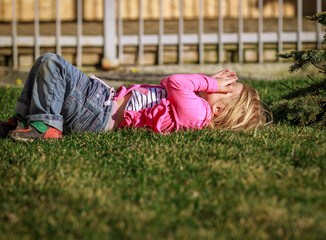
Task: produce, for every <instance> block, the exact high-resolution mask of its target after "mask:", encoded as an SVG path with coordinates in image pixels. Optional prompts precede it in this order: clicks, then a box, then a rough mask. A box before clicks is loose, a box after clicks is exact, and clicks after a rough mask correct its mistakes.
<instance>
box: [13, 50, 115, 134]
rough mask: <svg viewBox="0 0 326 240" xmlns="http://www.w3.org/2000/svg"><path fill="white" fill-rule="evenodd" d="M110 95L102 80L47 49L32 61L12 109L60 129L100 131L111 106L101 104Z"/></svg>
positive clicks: (29, 118) (31, 119) (66, 130)
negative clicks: (48, 51) (46, 51)
mask: <svg viewBox="0 0 326 240" xmlns="http://www.w3.org/2000/svg"><path fill="white" fill-rule="evenodd" d="M109 96H110V92H109V90H108V88H107V87H106V86H105V85H104V84H103V83H101V82H100V81H98V80H96V79H92V78H89V77H88V76H86V75H85V74H84V73H82V72H81V71H80V70H78V69H77V68H75V67H74V66H73V65H72V64H71V63H69V62H68V61H67V60H65V59H64V58H63V57H61V56H59V55H56V54H53V53H46V54H44V55H42V56H41V57H39V58H38V59H37V60H36V62H35V63H34V65H33V67H32V69H31V71H30V73H29V75H28V77H27V80H26V83H25V86H24V88H23V91H22V93H21V95H20V97H19V99H18V102H17V105H16V108H15V112H16V113H18V114H20V115H22V116H24V117H26V118H27V120H28V121H30V122H33V121H42V122H43V123H45V124H47V125H48V126H51V127H54V128H56V129H58V130H60V131H63V132H71V131H73V132H102V131H104V129H105V127H106V124H107V122H108V120H109V116H110V111H111V110H112V109H111V108H112V104H110V105H108V106H106V105H105V104H104V102H105V101H106V100H107V99H108V98H109ZM111 97H112V96H111Z"/></svg>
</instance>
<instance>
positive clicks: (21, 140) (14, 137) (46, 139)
mask: <svg viewBox="0 0 326 240" xmlns="http://www.w3.org/2000/svg"><path fill="white" fill-rule="evenodd" d="M9 137H10V138H11V139H12V140H14V141H15V142H33V141H35V140H36V141H38V140H44V141H54V140H59V139H61V138H34V139H33V138H31V139H28V138H21V137H17V136H10V135H9Z"/></svg>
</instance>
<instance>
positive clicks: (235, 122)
mask: <svg viewBox="0 0 326 240" xmlns="http://www.w3.org/2000/svg"><path fill="white" fill-rule="evenodd" d="M237 79H238V78H237V76H236V75H235V73H232V72H229V70H222V71H220V72H218V73H217V74H215V75H213V76H211V77H208V76H205V75H203V74H176V75H172V76H168V77H165V78H163V79H162V80H161V83H160V85H144V84H134V85H131V86H129V87H128V88H125V87H124V86H121V87H120V88H119V89H117V91H115V90H114V89H113V88H111V87H109V86H107V85H106V84H105V83H104V82H102V81H101V80H100V79H98V78H96V77H94V76H91V77H88V76H86V75H85V74H84V73H82V72H81V71H79V70H78V69H77V68H75V67H74V66H73V65H72V64H71V63H69V62H68V61H66V60H65V59H64V58H62V57H61V56H59V55H56V54H52V53H47V54H44V55H42V56H41V57H40V58H38V59H37V60H36V62H35V64H34V66H33V67H32V69H31V71H30V73H29V75H28V78H27V81H26V83H25V86H24V88H23V91H22V93H21V95H20V97H19V99H18V102H17V105H16V108H15V112H16V114H15V116H13V117H12V118H10V119H9V120H8V121H5V122H0V132H1V136H2V137H7V136H9V137H10V138H12V139H14V140H16V141H29V140H33V139H58V138H61V137H62V133H69V132H72V131H73V132H96V133H100V132H106V131H108V130H109V129H113V128H121V127H146V128H150V129H152V130H153V131H154V132H163V133H170V132H172V131H178V130H181V129H202V128H205V127H213V128H220V129H225V128H228V129H232V130H243V129H252V128H256V127H261V126H264V125H266V115H265V109H264V106H263V105H262V103H261V101H260V100H259V97H258V94H257V91H256V90H255V89H254V88H253V87H251V86H248V85H246V84H242V83H237Z"/></svg>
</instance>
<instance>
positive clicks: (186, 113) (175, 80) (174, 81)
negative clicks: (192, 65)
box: [161, 74, 217, 128]
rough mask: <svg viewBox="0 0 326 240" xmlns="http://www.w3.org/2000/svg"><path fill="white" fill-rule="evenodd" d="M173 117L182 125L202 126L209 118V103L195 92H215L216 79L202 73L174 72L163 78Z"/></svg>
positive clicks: (162, 82)
mask: <svg viewBox="0 0 326 240" xmlns="http://www.w3.org/2000/svg"><path fill="white" fill-rule="evenodd" d="M161 84H163V85H165V88H166V90H167V93H168V97H169V99H170V102H171V106H172V111H173V115H174V118H175V120H176V122H177V123H179V124H181V125H182V126H184V127H191V128H202V127H203V125H205V124H206V123H207V122H208V121H209V120H210V119H211V118H212V113H211V108H210V106H209V104H208V103H207V102H206V101H205V100H204V99H202V98H200V97H199V96H197V95H196V92H198V91H203V92H216V91H217V81H216V79H214V78H211V77H208V76H205V75H203V74H175V75H171V76H169V77H166V78H164V79H163V80H162V81H161Z"/></svg>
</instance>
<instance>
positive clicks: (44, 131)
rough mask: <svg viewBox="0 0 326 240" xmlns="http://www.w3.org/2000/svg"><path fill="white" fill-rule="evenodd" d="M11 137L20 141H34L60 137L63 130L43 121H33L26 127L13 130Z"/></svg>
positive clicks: (10, 133)
mask: <svg viewBox="0 0 326 240" xmlns="http://www.w3.org/2000/svg"><path fill="white" fill-rule="evenodd" d="M9 137H10V138H12V139H13V140H15V141H18V142H26V141H32V140H35V139H46V140H49V139H59V138H61V137H62V132H61V131H59V130H58V129H56V128H53V127H48V126H47V125H45V124H44V123H42V122H32V123H30V125H28V126H27V127H26V128H24V129H20V130H12V131H10V132H9Z"/></svg>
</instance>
